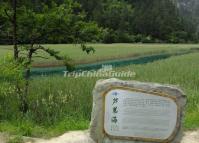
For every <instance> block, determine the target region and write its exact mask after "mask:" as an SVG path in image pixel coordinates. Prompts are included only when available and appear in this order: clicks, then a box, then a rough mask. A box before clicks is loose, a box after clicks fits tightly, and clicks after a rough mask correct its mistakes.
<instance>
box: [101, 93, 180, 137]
mask: <svg viewBox="0 0 199 143" xmlns="http://www.w3.org/2000/svg"><path fill="white" fill-rule="evenodd" d="M177 115H178V110H177V104H176V102H175V101H174V100H173V99H172V98H168V97H165V96H161V95H157V94H149V93H144V92H138V91H133V90H130V89H129V90H128V89H113V90H110V91H109V92H107V93H106V95H105V113H104V130H105V132H106V133H107V134H108V135H110V136H115V137H132V138H143V139H154V140H167V139H169V138H170V137H171V136H172V134H173V133H174V131H175V129H176V125H177V117H178V116H177Z"/></svg>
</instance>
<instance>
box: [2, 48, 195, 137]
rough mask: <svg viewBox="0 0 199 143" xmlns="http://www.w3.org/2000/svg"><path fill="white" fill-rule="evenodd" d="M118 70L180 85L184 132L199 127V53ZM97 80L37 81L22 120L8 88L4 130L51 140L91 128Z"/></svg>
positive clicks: (152, 80) (139, 76) (45, 78)
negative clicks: (184, 101) (183, 98)
mask: <svg viewBox="0 0 199 143" xmlns="http://www.w3.org/2000/svg"><path fill="white" fill-rule="evenodd" d="M118 49H119V47H118ZM124 51H125V50H124ZM116 70H118V71H121V70H125V71H127V70H131V71H135V72H136V77H135V78H130V79H129V78H128V79H127V78H124V79H125V80H139V81H147V82H159V83H165V84H175V85H179V86H180V87H181V88H182V89H184V91H185V92H186V95H187V98H188V104H187V107H186V114H185V120H184V129H185V130H190V129H196V128H199V53H193V54H187V55H183V56H174V57H171V58H169V59H165V60H160V61H156V62H153V63H148V64H144V65H130V66H126V67H122V68H117V69H116ZM96 80H98V79H97V78H83V77H82V78H64V77H63V76H51V77H37V78H33V79H32V81H31V88H30V96H29V104H30V111H29V112H28V113H27V115H26V117H21V113H20V112H19V109H18V108H17V105H18V103H17V100H16V95H15V94H14V93H13V91H12V90H11V89H8V91H7V92H4V93H1V94H0V98H1V100H3V102H2V103H3V105H2V106H1V109H0V111H3V112H0V117H1V118H0V119H1V122H0V131H7V132H10V133H12V134H20V135H26V136H35V137H50V136H56V135H60V134H62V133H64V132H66V131H69V130H82V129H87V128H88V127H89V121H90V114H91V109H92V89H93V87H94V85H95V82H96ZM6 97H7V98H6Z"/></svg>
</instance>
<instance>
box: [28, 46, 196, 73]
mask: <svg viewBox="0 0 199 143" xmlns="http://www.w3.org/2000/svg"><path fill="white" fill-rule="evenodd" d="M196 51H197V52H198V50H194V49H190V50H185V51H181V52H176V53H164V54H158V55H150V56H145V57H138V58H132V59H121V60H110V61H103V62H98V63H94V64H83V65H77V66H75V69H74V71H85V70H97V69H100V68H102V65H112V67H121V66H128V65H131V64H146V63H150V62H154V61H158V60H162V59H167V58H169V57H171V56H180V55H184V54H189V53H193V52H196ZM64 71H66V68H65V67H63V66H62V67H49V68H33V69H32V70H31V76H41V75H44V76H46V75H54V74H56V75H63V74H64Z"/></svg>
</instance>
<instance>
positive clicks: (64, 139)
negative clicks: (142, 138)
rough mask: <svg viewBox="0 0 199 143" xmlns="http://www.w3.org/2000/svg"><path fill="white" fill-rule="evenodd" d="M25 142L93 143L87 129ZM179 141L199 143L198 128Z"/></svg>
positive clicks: (2, 139) (0, 141) (0, 139)
mask: <svg viewBox="0 0 199 143" xmlns="http://www.w3.org/2000/svg"><path fill="white" fill-rule="evenodd" d="M0 143H6V135H5V134H0ZM25 143H95V142H94V141H93V140H92V139H91V138H90V137H89V133H88V131H74V132H67V133H65V134H63V135H61V136H59V137H56V138H52V139H49V140H44V139H32V138H25ZM181 143H199V130H197V131H188V132H185V135H184V137H183V139H182V142H181Z"/></svg>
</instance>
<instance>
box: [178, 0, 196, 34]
mask: <svg viewBox="0 0 199 143" xmlns="http://www.w3.org/2000/svg"><path fill="white" fill-rule="evenodd" d="M175 2H176V3H177V7H178V9H179V11H180V15H181V16H182V17H183V18H185V19H186V20H188V21H192V22H193V23H194V24H195V25H196V26H197V32H198V31H199V1H198V0H176V1H175Z"/></svg>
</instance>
